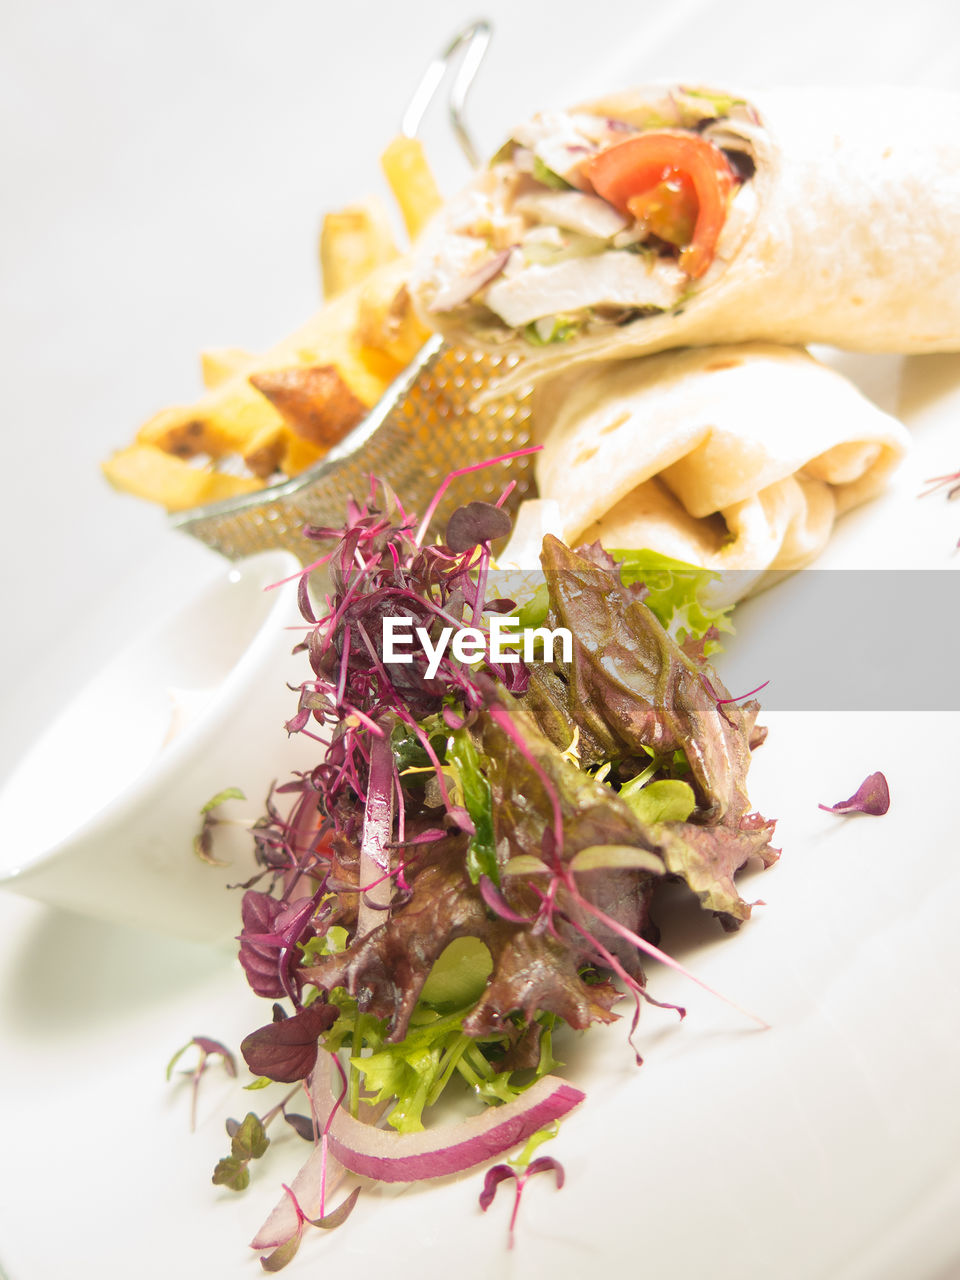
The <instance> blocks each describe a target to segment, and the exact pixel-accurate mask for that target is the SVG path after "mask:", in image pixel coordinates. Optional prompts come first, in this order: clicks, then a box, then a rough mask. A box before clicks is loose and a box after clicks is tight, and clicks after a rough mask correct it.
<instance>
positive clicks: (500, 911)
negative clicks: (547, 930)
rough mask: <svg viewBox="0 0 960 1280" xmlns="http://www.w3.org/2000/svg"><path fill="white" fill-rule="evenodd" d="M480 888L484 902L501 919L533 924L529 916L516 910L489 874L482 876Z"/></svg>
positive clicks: (512, 922) (513, 922)
mask: <svg viewBox="0 0 960 1280" xmlns="http://www.w3.org/2000/svg"><path fill="white" fill-rule="evenodd" d="M479 889H480V895H481V897H482V898H483V900H484V902H485V903H486V904H487V906H488V907H489V908H490V910H491V911H492V912H493V913H494V915H497V916H499V917H500V919H501V920H509V921H510V923H511V924H533V921H532V920H531V919H529V917H527V916H522V915H520V913H519V912H518V911H514V909H513V907H511V906H510V904H509V902H507V900H506V898H505V897H504V896H503V894H502V893H501V892H500V890H499V889H498V888H497V886H496V885H495V884H494V883H493V881H492V880H491V879H490V877H489V876H481V877H480V880H479Z"/></svg>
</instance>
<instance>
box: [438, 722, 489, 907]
mask: <svg viewBox="0 0 960 1280" xmlns="http://www.w3.org/2000/svg"><path fill="white" fill-rule="evenodd" d="M447 754H448V756H449V758H450V761H451V763H452V764H453V765H454V767H455V768H456V770H457V773H458V775H459V778H460V786H461V787H462V789H463V802H464V806H465V807H466V810H467V813H469V815H470V818H471V820H472V821H473V825H474V827H475V828H476V830H475V831H474V834H473V835H472V836H471V837H470V843H469V845H468V846H467V874H468V875H469V876H470V883H471V884H478V883H479V881H480V877H481V876H489V878H490V879H491V880H492V881H493V883H494V884H495V885H499V883H500V869H499V867H498V866H497V849H496V844H495V842H494V835H493V798H492V795H491V791H490V783H489V782H488V781H487V779H486V778H485V777H484V774H483V771H482V770H481V768H480V757H479V756H478V754H477V749H476V747H475V746H474V745H473V739H472V738H471V737H470V734H469V732H468V730H467V729H458V730H457V731H456V732H455V733H454V734H453V735H452V736H451V738H450V741H449V745H448V748H447Z"/></svg>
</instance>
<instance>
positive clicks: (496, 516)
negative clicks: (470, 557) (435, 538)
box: [444, 502, 513, 552]
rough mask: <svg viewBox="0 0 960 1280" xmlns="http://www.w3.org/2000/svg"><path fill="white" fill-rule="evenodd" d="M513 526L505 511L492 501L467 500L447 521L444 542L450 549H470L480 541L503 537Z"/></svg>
mask: <svg viewBox="0 0 960 1280" xmlns="http://www.w3.org/2000/svg"><path fill="white" fill-rule="evenodd" d="M512 526H513V521H512V520H511V519H510V517H509V515H508V514H507V513H506V511H504V510H503V508H502V507H495V506H494V505H493V503H492V502H468V503H467V504H466V505H465V506H463V507H457V509H456V511H454V513H453V515H452V516H451V517H450V519H449V520H448V521H447V531H446V534H445V535H444V542H445V543H446V544H447V546H448V547H449V548H450V550H451V551H458V552H460V551H471V550H472V549H473V548H474V547H477V546H479V545H480V544H481V543H482V542H493V541H494V540H495V539H497V538H505V537H506V536H507V534H508V533H509V532H510V529H511V528H512Z"/></svg>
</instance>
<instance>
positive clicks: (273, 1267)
mask: <svg viewBox="0 0 960 1280" xmlns="http://www.w3.org/2000/svg"><path fill="white" fill-rule="evenodd" d="M282 1185H283V1189H284V1191H285V1192H286V1194H287V1195H288V1196H289V1197H290V1200H291V1201H292V1202H293V1208H294V1212H295V1213H296V1215H297V1226H296V1230H295V1231H294V1233H293V1235H291V1236H290V1237H289V1239H287V1240H284V1241H283V1242H282V1243H281V1244H279V1245H277V1247H276V1248H275V1249H274V1250H273V1252H272V1253H268V1254H267V1255H266V1256H265V1257H263V1258H261V1259H260V1265H261V1266H262V1267H263V1269H264V1271H270V1272H273V1271H280V1270H282V1269H283V1268H284V1267H285V1266H286V1265H287V1263H288V1262H290V1261H292V1259H293V1258H294V1257H295V1256H296V1253H297V1250H298V1249H299V1248H300V1242H301V1240H302V1239H303V1228H304V1227H305V1226H311V1227H319V1228H320V1229H321V1230H323V1231H333V1230H334V1229H335V1228H336V1227H339V1226H342V1225H343V1223H344V1222H346V1220H347V1219H348V1218H349V1217H350V1214H351V1213H352V1212H353V1209H354V1206H355V1205H356V1203H357V1198H358V1197H359V1195H360V1188H359V1187H354V1189H353V1190H352V1191H351V1192H350V1194H349V1195H348V1196H346V1197H345V1198H344V1199H343V1200H342V1201H341V1202H340V1204H338V1205H337V1207H336V1209H333V1210H332V1211H331V1212H330V1213H327V1214H324V1215H323V1216H322V1217H319V1218H308V1217H307V1215H306V1214H305V1213H304V1212H303V1210H302V1209H301V1208H300V1204H299V1201H298V1200H297V1197H296V1196H295V1195H294V1193H293V1191H292V1190H291V1189H290V1187H288V1186H287V1184H286V1183H283V1184H282Z"/></svg>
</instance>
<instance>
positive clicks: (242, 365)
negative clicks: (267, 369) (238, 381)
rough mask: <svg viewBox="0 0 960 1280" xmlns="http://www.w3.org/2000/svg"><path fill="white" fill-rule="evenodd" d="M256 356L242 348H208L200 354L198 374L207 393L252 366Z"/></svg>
mask: <svg viewBox="0 0 960 1280" xmlns="http://www.w3.org/2000/svg"><path fill="white" fill-rule="evenodd" d="M255 359H256V356H255V355H254V354H253V352H252V351H244V349H243V348H242V347H210V348H209V349H208V350H207V351H201V352H200V372H201V374H202V376H203V385H204V386H205V387H206V388H207V390H208V391H212V390H213V388H214V387H219V386H222V384H223V383H224V382H227V381H228V380H229V379H230V378H232V377H233V375H234V374H235V373H240V372H241V370H243V369H246V368H247V367H248V366H249V365H252V364H253V362H254V360H255Z"/></svg>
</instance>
